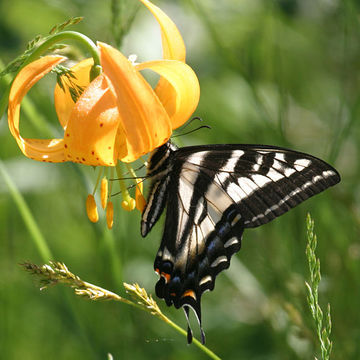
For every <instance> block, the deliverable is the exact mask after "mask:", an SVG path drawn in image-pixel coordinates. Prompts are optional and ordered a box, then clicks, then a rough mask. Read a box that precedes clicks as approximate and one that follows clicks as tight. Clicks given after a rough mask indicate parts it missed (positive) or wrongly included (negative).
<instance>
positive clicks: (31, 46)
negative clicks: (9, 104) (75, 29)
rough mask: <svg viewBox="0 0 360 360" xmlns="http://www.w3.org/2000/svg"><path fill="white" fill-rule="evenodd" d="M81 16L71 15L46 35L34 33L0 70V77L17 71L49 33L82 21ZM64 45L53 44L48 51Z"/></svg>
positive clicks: (59, 48) (52, 33)
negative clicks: (23, 48) (17, 53)
mask: <svg viewBox="0 0 360 360" xmlns="http://www.w3.org/2000/svg"><path fill="white" fill-rule="evenodd" d="M82 19H83V18H82V17H73V18H70V19H69V20H67V21H65V22H63V23H61V24H58V25H55V26H53V27H52V29H51V30H50V31H49V35H48V36H43V35H36V36H35V37H34V39H32V40H30V41H29V42H28V44H27V46H26V50H25V51H24V52H23V53H22V54H21V55H19V56H17V57H16V58H15V59H14V60H12V61H11V62H10V63H9V64H8V65H7V66H6V67H5V68H4V69H3V70H2V71H1V72H0V78H1V77H2V76H5V75H7V74H10V73H14V72H17V71H18V70H19V69H20V68H21V67H22V66H23V65H24V63H25V62H26V60H28V59H29V57H30V55H31V54H32V53H33V52H34V51H35V49H37V47H38V46H39V45H40V44H42V43H43V42H44V41H46V40H47V39H48V38H49V37H50V36H51V35H55V34H57V33H59V32H60V31H63V30H64V29H65V28H67V27H69V26H71V25H76V24H78V23H79V22H80V21H82ZM65 46H66V45H63V44H55V45H53V46H51V47H50V48H49V49H48V51H49V52H53V51H55V50H62V49H63V48H64V47H65Z"/></svg>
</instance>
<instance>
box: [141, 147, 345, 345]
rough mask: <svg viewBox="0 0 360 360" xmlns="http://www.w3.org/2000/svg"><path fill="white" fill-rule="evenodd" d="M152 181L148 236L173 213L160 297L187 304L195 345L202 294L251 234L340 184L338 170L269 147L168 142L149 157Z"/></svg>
mask: <svg viewBox="0 0 360 360" xmlns="http://www.w3.org/2000/svg"><path fill="white" fill-rule="evenodd" d="M146 177H147V178H151V179H152V184H151V188H150V192H149V195H148V201H147V205H146V207H145V209H144V211H143V213H142V220H141V234H142V236H143V237H145V236H146V235H147V234H148V233H149V231H150V230H151V229H152V227H153V226H154V225H155V223H156V222H157V221H158V219H159V217H160V215H161V214H162V212H163V211H164V209H165V208H166V218H165V228H164V233H163V237H162V240H161V245H160V248H159V250H158V253H157V255H156V259H155V263H154V269H155V271H156V272H157V273H158V274H159V275H160V279H159V281H158V282H157V284H156V287H155V290H156V295H157V296H158V297H159V298H162V299H164V300H165V302H166V304H167V305H168V306H170V305H174V306H175V307H176V308H180V307H183V309H184V312H185V315H186V319H187V323H188V343H191V341H192V330H191V327H190V323H189V308H192V309H193V311H194V313H195V314H196V317H197V320H198V323H199V326H200V331H201V340H202V343H204V342H205V335H204V332H203V330H202V326H201V306H200V301H201V296H202V294H203V293H204V292H205V291H206V290H213V289H214V286H215V278H216V276H217V275H218V274H219V273H220V272H221V271H222V270H224V269H226V268H228V267H229V265H230V259H231V256H232V255H233V254H234V253H236V252H237V251H239V250H240V247H241V237H242V233H243V231H244V229H246V228H253V227H257V226H260V225H263V224H266V223H267V222H269V221H271V220H273V219H275V218H276V217H278V216H280V215H282V214H284V213H285V212H287V211H288V210H290V209H291V208H293V207H295V206H296V205H298V204H300V203H301V202H303V201H304V200H306V199H308V198H309V197H311V196H313V195H316V194H318V193H320V192H321V191H323V190H325V189H327V188H328V187H330V186H333V185H335V184H337V183H338V182H339V181H340V175H339V173H338V172H337V171H336V170H335V169H334V168H333V167H331V166H330V165H328V164H327V163H325V162H324V161H322V160H320V159H317V158H316V157H314V156H311V155H308V154H304V153H301V152H296V151H292V150H288V149H284V148H280V147H275V146H265V145H230V144H227V145H204V146H189V147H183V148H177V147H176V146H175V145H174V144H172V143H171V142H167V143H165V144H164V145H162V146H161V147H159V148H157V149H155V150H154V151H153V152H152V153H151V155H150V158H149V164H148V168H147V176H146Z"/></svg>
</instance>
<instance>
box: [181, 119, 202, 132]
mask: <svg viewBox="0 0 360 360" xmlns="http://www.w3.org/2000/svg"><path fill="white" fill-rule="evenodd" d="M195 120H199V121H200V122H201V121H203V119H202V118H201V117H199V116H194V117H193V118H191V119H190V120H189V121H187V122H186V124H185V125H184V126H182V128H183V129H185V128H187V127H188V126H189V125H190V124H191V123H192V122H193V121H195Z"/></svg>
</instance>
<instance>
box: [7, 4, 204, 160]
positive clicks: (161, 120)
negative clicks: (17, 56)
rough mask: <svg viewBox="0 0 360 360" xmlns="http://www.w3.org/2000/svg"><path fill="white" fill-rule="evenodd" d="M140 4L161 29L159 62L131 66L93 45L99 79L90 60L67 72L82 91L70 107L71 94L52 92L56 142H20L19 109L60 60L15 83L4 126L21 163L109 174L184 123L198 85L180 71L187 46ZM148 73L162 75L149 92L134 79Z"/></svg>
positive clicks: (30, 70) (25, 72)
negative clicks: (73, 165) (60, 133)
mask: <svg viewBox="0 0 360 360" xmlns="http://www.w3.org/2000/svg"><path fill="white" fill-rule="evenodd" d="M141 1H142V3H143V4H144V5H145V6H147V8H148V9H149V10H150V11H151V12H152V13H153V15H154V16H155V18H156V19H157V21H158V22H159V24H160V27H161V34H162V45H163V56H164V59H163V60H156V61H149V62H145V63H142V64H139V65H133V64H132V63H131V62H130V61H129V60H128V59H127V58H126V57H125V56H124V55H122V54H121V52H119V51H118V50H116V49H115V48H113V47H111V46H110V45H107V44H104V43H98V48H99V51H100V56H101V65H102V67H103V73H102V74H101V75H99V76H98V77H97V78H96V79H95V80H93V81H92V82H91V83H89V80H88V78H89V75H88V74H89V72H90V68H91V66H92V62H91V60H84V61H82V62H80V63H79V64H77V65H76V66H74V67H73V68H72V69H71V70H72V71H73V74H74V75H75V76H76V79H75V80H74V81H73V83H75V84H76V85H81V86H82V87H84V88H85V90H84V91H83V93H82V94H81V96H80V97H79V98H78V99H77V101H76V103H74V102H73V101H72V98H71V96H70V91H69V89H67V90H66V91H65V92H64V91H63V90H62V89H61V88H60V87H59V86H58V85H57V86H56V88H55V107H56V110H57V114H58V118H59V122H60V124H61V125H62V127H63V128H64V138H62V139H46V140H43V139H26V138H23V137H22V136H21V135H20V131H19V119H20V103H21V100H22V98H23V97H24V96H25V94H26V93H27V92H28V91H29V90H30V88H31V87H32V86H33V85H34V84H35V83H36V82H37V81H38V80H39V79H40V78H42V77H43V76H44V75H45V74H46V73H48V72H49V71H51V69H52V68H53V67H54V66H56V65H58V64H59V63H61V62H62V61H64V60H65V58H64V57H61V56H45V57H43V58H40V59H39V60H36V61H34V62H32V63H30V64H29V65H27V66H25V67H24V68H23V69H22V70H21V71H20V72H19V74H18V75H17V77H16V78H15V80H14V82H13V85H12V88H11V91H10V95H9V110H8V121H9V127H10V131H11V133H12V135H13V136H14V137H15V139H16V141H17V143H18V145H19V147H20V149H21V150H22V152H23V153H24V155H26V156H27V157H30V158H32V159H35V160H39V161H47V162H64V161H73V162H78V163H83V164H86V165H94V166H97V165H104V166H114V165H116V163H117V161H118V160H120V161H123V162H132V161H134V160H136V159H138V158H139V157H140V156H141V155H144V154H146V153H148V152H150V151H152V150H153V149H155V148H156V147H158V146H160V145H162V144H163V143H164V142H166V141H167V140H168V139H169V137H170V135H171V133H172V130H173V129H175V128H177V127H179V126H181V125H182V124H183V123H184V122H186V121H187V120H188V118H189V117H190V116H191V114H192V112H193V111H194V110H195V108H196V106H197V103H198V100H199V84H198V80H197V77H196V75H195V73H194V72H193V70H192V69H191V68H190V67H189V66H188V65H186V64H185V63H184V59H185V46H184V43H183V40H182V38H181V35H180V33H179V31H178V30H177V28H176V26H175V24H174V23H173V22H172V20H171V19H170V18H169V17H168V16H167V15H166V14H165V13H163V12H162V10H160V9H159V8H158V7H156V6H155V5H153V4H152V3H151V2H150V1H148V0H141ZM144 69H150V70H153V71H155V72H157V73H158V74H159V75H160V81H159V83H158V85H157V87H156V88H155V90H153V89H152V88H151V87H150V85H149V84H148V83H147V82H146V81H145V79H144V78H143V76H142V75H141V74H140V72H139V71H140V70H144Z"/></svg>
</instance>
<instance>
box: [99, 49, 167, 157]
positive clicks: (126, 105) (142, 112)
mask: <svg viewBox="0 0 360 360" xmlns="http://www.w3.org/2000/svg"><path fill="white" fill-rule="evenodd" d="M98 46H99V48H100V54H101V64H102V66H103V69H104V74H105V75H106V76H107V77H108V78H109V79H110V81H111V84H112V86H113V87H114V91H115V93H116V97H117V105H118V110H119V114H120V118H121V122H122V125H123V129H124V132H125V136H126V143H127V150H128V152H127V155H126V156H124V157H122V156H121V155H119V159H120V160H121V161H124V162H131V161H134V160H136V159H138V158H139V157H140V156H141V155H144V154H146V153H148V152H149V151H151V150H153V149H155V148H156V147H158V146H160V145H162V144H163V143H164V142H166V141H167V140H168V139H169V137H170V135H171V130H172V129H171V123H170V119H169V116H168V114H167V112H166V110H165V109H164V107H163V105H162V104H161V102H160V100H159V98H158V97H157V96H156V94H155V93H154V90H153V89H152V88H151V86H150V85H149V84H148V83H147V82H146V81H145V79H144V78H143V77H142V75H141V74H140V73H139V72H138V71H137V70H136V69H135V68H134V67H133V65H132V64H131V63H130V62H129V60H128V59H126V58H125V56H124V55H122V54H121V52H120V51H118V50H116V49H115V48H113V47H111V46H109V45H107V44H104V43H98Z"/></svg>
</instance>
